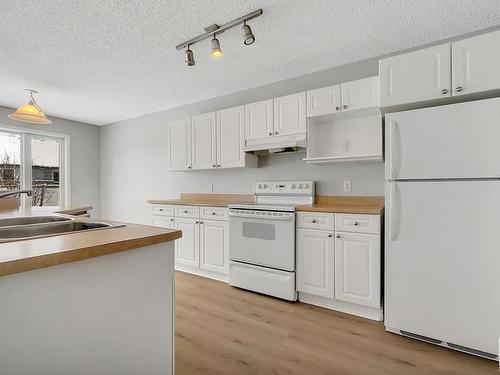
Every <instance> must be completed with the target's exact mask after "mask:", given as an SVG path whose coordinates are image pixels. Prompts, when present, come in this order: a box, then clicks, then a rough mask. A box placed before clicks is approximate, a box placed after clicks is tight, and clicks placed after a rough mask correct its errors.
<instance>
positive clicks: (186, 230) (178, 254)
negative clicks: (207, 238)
mask: <svg viewBox="0 0 500 375" xmlns="http://www.w3.org/2000/svg"><path fill="white" fill-rule="evenodd" d="M198 223H199V220H198V219H186V218H176V219H175V227H176V228H177V229H179V230H182V238H180V239H178V240H176V241H175V262H176V263H179V264H185V265H187V266H191V267H199V264H200V261H199V255H200V248H199V243H200V225H199V224H198Z"/></svg>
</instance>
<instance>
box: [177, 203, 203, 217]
mask: <svg viewBox="0 0 500 375" xmlns="http://www.w3.org/2000/svg"><path fill="white" fill-rule="evenodd" d="M175 217H192V218H196V219H197V218H199V217H200V207H198V206H175Z"/></svg>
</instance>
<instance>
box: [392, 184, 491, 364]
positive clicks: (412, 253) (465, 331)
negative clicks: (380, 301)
mask: <svg viewBox="0 0 500 375" xmlns="http://www.w3.org/2000/svg"><path fill="white" fill-rule="evenodd" d="M386 194H387V196H386V197H387V200H386V202H387V203H388V207H386V231H387V232H386V247H385V251H386V253H385V277H386V279H385V325H386V327H388V328H392V329H400V330H405V331H408V332H412V333H417V334H419V335H423V336H427V337H431V338H435V339H440V340H443V341H445V342H451V343H454V344H458V345H462V346H466V347H469V348H473V349H477V350H480V351H483V352H487V353H492V354H497V355H498V340H499V337H500V318H499V317H500V271H499V270H500V181H476V182H473V181H456V182H416V181H413V182H387V183H386Z"/></svg>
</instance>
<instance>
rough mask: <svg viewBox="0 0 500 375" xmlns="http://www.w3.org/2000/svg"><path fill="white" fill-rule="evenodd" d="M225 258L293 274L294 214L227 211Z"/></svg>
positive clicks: (239, 210)
mask: <svg viewBox="0 0 500 375" xmlns="http://www.w3.org/2000/svg"><path fill="white" fill-rule="evenodd" d="M229 259H231V260H232V261H236V262H243V263H249V264H255V265H259V266H264V267H271V268H275V269H278V270H284V271H295V213H294V212H275V211H256V210H242V209H237V210H236V209H231V210H230V211H229Z"/></svg>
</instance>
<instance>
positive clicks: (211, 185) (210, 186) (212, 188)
mask: <svg viewBox="0 0 500 375" xmlns="http://www.w3.org/2000/svg"><path fill="white" fill-rule="evenodd" d="M208 191H209V192H210V193H212V192H213V191H214V184H208Z"/></svg>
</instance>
